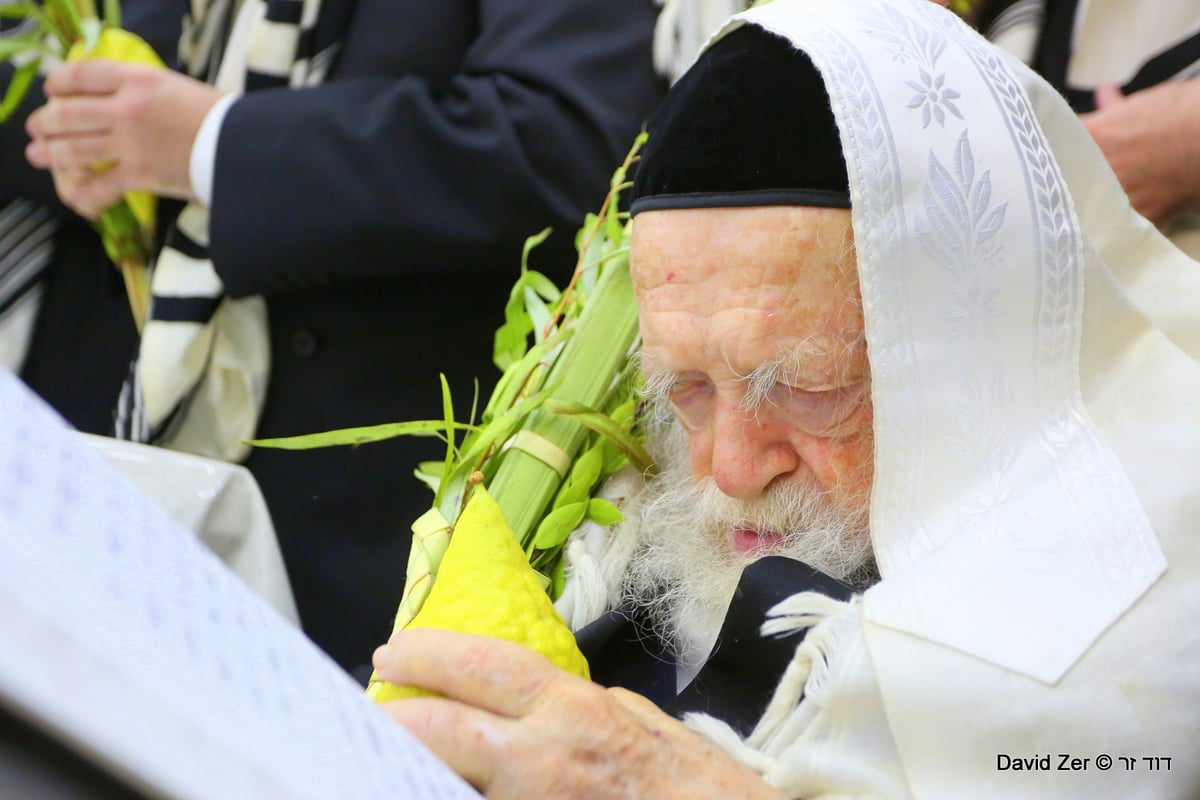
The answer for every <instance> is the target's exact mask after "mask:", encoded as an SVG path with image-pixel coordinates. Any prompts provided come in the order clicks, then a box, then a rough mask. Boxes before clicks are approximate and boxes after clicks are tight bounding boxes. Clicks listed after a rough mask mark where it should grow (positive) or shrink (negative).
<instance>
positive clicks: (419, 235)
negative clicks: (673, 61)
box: [0, 0, 665, 670]
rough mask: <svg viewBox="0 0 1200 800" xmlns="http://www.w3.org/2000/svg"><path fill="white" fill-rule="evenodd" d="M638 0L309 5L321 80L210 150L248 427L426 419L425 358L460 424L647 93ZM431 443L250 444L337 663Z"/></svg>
mask: <svg viewBox="0 0 1200 800" xmlns="http://www.w3.org/2000/svg"><path fill="white" fill-rule="evenodd" d="M125 6H126V19H127V21H129V27H131V28H133V29H135V30H142V31H157V30H160V29H167V30H171V29H172V25H174V28H173V29H174V30H175V31H176V33H177V30H178V18H179V17H178V9H179V8H180V7H181V5H180V4H179V3H177V2H174V0H173V2H172V3H164V2H162V0H126V3H125ZM145 9H149V12H147V15H146V16H145V17H141V16H139V14H138V12H139V11H141V10H145ZM654 16H655V6H654V4H653V2H652V0H556V2H552V3H546V2H542V0H439V1H438V2H428V0H357V2H355V1H354V0H325V2H324V3H323V4H322V10H321V18H320V22H319V30H318V42H319V43H320V45H319V46H321V47H327V46H331V45H333V46H336V47H337V50H336V51H335V52H336V55H335V57H334V60H333V66H332V69H331V71H330V73H329V76H328V78H327V80H326V82H325V83H324V84H322V85H321V86H318V87H315V88H311V89H303V90H265V91H262V92H258V93H251V94H249V95H247V96H246V97H244V98H242V99H241V100H240V101H238V102H237V103H236V104H235V105H234V106H233V107H232V108H231V110H230V112H229V114H228V116H227V117H226V119H225V123H224V126H223V127H222V129H221V133H220V137H219V141H218V147H217V156H216V158H217V161H216V174H215V182H214V197H213V206H212V226H211V227H212V229H211V236H212V243H211V252H212V256H213V262H214V265H215V266H216V269H217V272H218V273H219V274H220V275H221V278H222V279H223V280H224V282H225V284H226V287H227V288H228V291H229V293H230V294H231V295H233V296H244V295H249V294H263V295H264V296H265V297H266V301H267V306H268V315H269V319H270V335H271V351H272V358H273V364H272V368H271V376H270V383H269V387H268V394H267V401H266V408H265V410H264V413H263V417H262V420H261V424H260V426H259V435H260V436H263V437H267V436H283V435H291V434H301V433H312V432H316V431H323V430H328V429H333V428H341V427H347V426H355V425H370V424H374V423H383V422H393V421H399V420H405V419H418V418H429V417H440V416H441V391H440V388H439V383H438V373H439V372H444V373H446V374H447V376H448V378H449V379H450V382H451V386H452V388H453V390H454V392H455V398H456V405H457V407H458V409H459V414H460V415H462V416H463V417H464V418H465V417H466V416H467V414H468V413H469V410H470V406H471V400H472V396H473V393H474V391H475V388H474V381H475V380H476V379H478V380H479V389H478V391H479V393H480V397H481V402H482V400H483V399H486V397H487V394H488V392H490V389H491V385H492V383H493V382H494V380H495V378H496V377H497V376H498V372H497V371H496V369H495V367H494V366H492V364H491V350H492V333H493V332H494V330H495V329H496V328H497V327H498V326H499V325H500V324H501V322H502V321H503V307H504V303H505V300H506V298H507V296H508V291H509V289H510V288H511V286H512V284H513V282H514V281H515V279H516V278H517V276H518V273H519V264H520V254H521V246H522V244H523V242H524V239H525V237H527V236H529V235H531V234H534V233H537V232H538V231H539V230H541V229H542V228H544V227H546V226H553V227H554V228H555V233H554V234H553V235H552V236H551V239H550V241H549V242H547V244H546V245H544V246H543V248H539V249H540V250H542V252H541V253H539V254H538V256H537V258H535V262H536V263H535V266H540V267H541V268H543V269H545V270H546V271H548V272H550V273H551V274H552V276H553V277H554V278H556V279H557V280H558V281H559V282H562V281H564V280H565V279H566V277H567V276H568V275H569V273H570V270H571V268H572V267H573V263H574V253H573V248H572V240H573V237H574V233H575V231H576V229H577V228H578V227H579V226H580V224H581V223H582V220H583V216H584V214H585V213H586V212H587V211H589V210H594V209H596V208H598V207H599V205H600V203H601V201H602V200H603V197H604V194H605V192H606V191H607V186H608V178H609V176H610V174H611V173H612V170H613V169H614V168H615V167H616V166H617V165H618V164H619V162H620V160H621V158H622V157H623V156H624V154H625V152H626V151H627V149H628V147H629V145H630V144H631V143H632V140H633V138H634V136H635V135H636V133H637V131H638V129H639V128H640V127H641V124H642V121H643V120H644V118H645V117H646V116H647V115H648V113H649V112H650V110H651V108H652V106H653V105H654V104H655V103H656V102H657V101H658V99H659V98H660V97H661V95H662V94H663V93H664V92H665V85H664V84H663V83H662V81H661V80H660V79H659V78H658V77H657V76H656V75H655V74H654V72H653V69H652V65H651V35H652V29H653V24H654ZM164 20H168V21H167V22H164ZM169 20H174V23H171V22H170V21H169ZM135 22H136V25H135ZM12 150H13V148H11V147H0V157H2V158H6V159H10V162H9V163H11V159H12V155H13V154H12ZM6 166H7V164H6V165H5V166H0V169H4V168H6ZM26 172H28V170H27V168H26ZM0 175H7V173H5V172H0ZM35 178H36V179H40V180H41V181H42V182H43V183H42V188H43V189H45V183H44V182H45V176H35ZM443 452H444V449H443V446H442V445H441V444H440V443H437V442H436V441H434V440H416V439H410V440H397V441H393V442H388V443H382V444H375V445H367V446H363V447H360V448H357V449H348V448H341V449H334V450H320V451H306V452H285V451H270V450H256V451H255V452H254V453H252V455H251V456H250V459H249V461H248V462H247V466H248V467H249V468H250V470H251V471H252V472H253V473H254V475H255V477H256V478H257V479H258V481H259V484H260V486H261V487H262V489H263V493H264V495H265V497H266V499H267V503H268V505H269V506H270V508H271V513H272V516H273V518H274V521H275V526H276V529H277V531H278V534H279V538H280V543H281V545H282V549H283V554H284V558H285V560H286V562H287V565H288V570H289V574H290V577H291V580H292V585H293V589H294V591H295V593H296V599H297V602H298V605H299V608H300V614H301V618H302V620H303V624H304V627H305V630H306V631H307V632H308V633H309V635H310V636H312V638H313V639H314V640H315V641H316V642H317V643H318V644H320V645H321V646H322V647H323V648H325V649H326V651H328V652H329V653H330V654H332V655H333V656H334V657H335V659H337V660H338V661H339V663H341V664H342V665H343V666H344V667H345V668H347V669H351V670H354V669H355V668H359V667H365V665H367V664H368V662H369V659H370V655H371V652H372V650H373V649H374V646H375V645H377V644H379V643H382V642H383V641H384V640H386V638H387V636H388V634H389V632H390V630H391V620H392V617H393V614H394V612H395V608H396V605H397V603H398V601H399V598H400V595H401V591H402V588H403V582H404V570H405V564H406V562H407V557H408V548H409V541H410V538H411V534H410V531H409V525H410V523H411V522H412V521H413V520H414V519H415V518H416V517H417V516H418V515H419V514H420V513H422V512H423V511H424V510H425V509H426V508H428V506H429V503H430V501H431V499H432V495H431V494H430V493H429V491H428V490H427V489H426V488H425V487H424V486H423V485H421V484H419V483H418V482H417V481H416V479H415V478H413V477H412V470H413V468H414V467H415V466H416V464H417V462H419V461H420V460H424V459H430V458H440V457H441V455H442V453H443Z"/></svg>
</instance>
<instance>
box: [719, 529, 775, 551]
mask: <svg viewBox="0 0 1200 800" xmlns="http://www.w3.org/2000/svg"><path fill="white" fill-rule="evenodd" d="M782 539H783V537H782V536H781V535H780V534H778V533H773V532H771V531H765V532H761V533H760V532H759V531H753V530H750V529H748V528H734V529H733V532H732V533H731V534H730V547H731V548H732V549H733V552H734V555H736V556H738V557H739V558H757V557H758V556H765V555H770V554H771V553H773V552H775V550H777V549H778V547H779V542H780V541H781V540H782Z"/></svg>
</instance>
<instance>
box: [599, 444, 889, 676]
mask: <svg viewBox="0 0 1200 800" xmlns="http://www.w3.org/2000/svg"><path fill="white" fill-rule="evenodd" d="M647 438H648V444H650V445H651V447H652V449H653V450H655V451H656V452H654V456H655V461H656V463H657V464H658V465H659V468H660V472H659V475H658V476H657V477H656V478H655V479H654V480H653V481H651V482H650V484H649V485H648V486H647V487H646V489H645V490H644V491H642V492H640V493H639V494H638V495H637V496H636V497H634V498H632V502H631V503H630V504H629V505H628V506H627V507H626V509H624V510H625V515H626V520H627V521H626V523H625V525H624V526H623V527H626V530H632V531H636V537H637V547H636V550H635V551H634V552H633V554H632V557H631V559H630V561H629V565H628V568H627V569H626V571H625V577H624V580H623V586H622V593H623V595H624V599H625V600H626V601H627V602H631V603H633V604H635V605H639V606H642V607H643V608H645V609H646V610H647V611H648V612H649V618H650V621H651V623H652V624H653V626H654V629H655V632H656V634H657V635H658V636H659V637H661V639H662V640H663V641H664V642H665V643H667V645H668V647H669V648H670V649H671V651H672V652H673V654H674V655H675V657H676V658H677V659H678V661H679V664H680V666H681V667H682V668H683V669H685V670H688V669H694V668H696V667H698V666H699V664H701V663H702V662H703V661H704V660H705V659H707V657H708V654H709V652H710V651H711V650H712V646H713V644H714V643H715V641H716V638H717V635H718V633H720V629H721V624H722V622H723V621H724V618H725V614H726V611H727V609H728V607H729V602H730V600H731V599H732V598H733V592H734V590H735V589H736V588H737V583H738V580H739V579H740V578H741V574H742V570H743V569H744V568H745V566H746V564H748V563H750V562H751V561H754V560H756V558H746V557H739V556H737V555H736V554H735V553H734V552H733V551H732V550H731V549H730V543H729V536H730V532H731V531H732V530H733V529H734V528H735V527H736V528H745V529H749V530H757V531H775V532H778V533H780V534H782V537H783V538H782V540H781V541H780V542H779V544H778V546H777V547H774V548H772V549H771V551H770V552H769V553H764V554H762V555H781V556H787V557H789V558H793V559H796V560H798V561H803V562H804V563H805V564H808V565H809V566H811V567H813V568H815V569H817V570H820V571H821V572H823V573H825V574H827V575H829V576H831V577H834V578H837V579H839V580H844V581H847V582H849V583H853V584H862V583H869V582H870V581H871V580H873V578H874V575H875V564H874V556H873V553H872V549H871V539H870V536H869V534H868V533H867V498H862V499H861V500H860V501H859V502H858V503H857V504H856V505H857V507H856V508H854V509H851V510H846V509H844V508H836V507H832V506H831V504H830V502H829V501H828V499H827V498H826V497H824V496H823V495H821V494H820V493H819V492H818V491H815V490H813V489H811V488H810V487H808V486H802V485H799V484H796V483H789V484H784V485H779V486H773V487H772V488H771V489H770V490H769V491H768V493H767V494H766V495H764V496H763V497H762V498H760V499H759V500H757V501H754V502H743V501H740V500H735V499H733V498H730V497H728V496H727V495H724V494H722V493H721V491H720V490H719V489H718V488H717V486H716V484H715V483H714V481H713V480H712V479H711V478H708V479H704V480H702V481H699V482H695V481H693V479H692V476H691V471H690V469H689V467H688V443H687V436H686V434H685V433H684V432H683V429H682V428H681V426H680V425H679V424H678V423H676V422H673V421H671V422H662V423H652V424H651V427H650V430H649V431H648V436H647ZM758 557H762V556H761V555H760V556H758Z"/></svg>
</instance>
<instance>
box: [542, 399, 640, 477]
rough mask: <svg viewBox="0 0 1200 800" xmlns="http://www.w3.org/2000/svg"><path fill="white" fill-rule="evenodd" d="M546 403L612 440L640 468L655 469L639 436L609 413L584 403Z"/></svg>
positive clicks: (553, 410)
mask: <svg viewBox="0 0 1200 800" xmlns="http://www.w3.org/2000/svg"><path fill="white" fill-rule="evenodd" d="M545 405H546V410H547V411H552V412H554V413H555V414H562V415H563V416H568V417H571V418H572V419H575V420H578V421H579V423H580V424H582V425H584V426H585V427H587V428H589V429H590V430H593V431H595V432H596V433H598V434H600V435H601V436H603V437H605V438H606V439H608V440H609V441H611V442H612V443H613V444H615V445H616V446H617V447H618V448H620V450H621V452H622V453H624V454H625V455H626V456H628V458H629V460H630V462H632V463H633V465H634V466H635V467H637V468H638V469H639V470H641V471H646V470H653V469H654V460H653V459H652V458H650V454H649V453H647V452H646V448H645V447H644V446H643V445H642V443H641V442H640V441H638V439H637V437H636V436H633V435H632V434H631V433H629V431H626V430H622V429H621V427H620V426H619V425H617V424H616V423H614V422H613V421H612V418H611V417H609V416H608V415H607V414H605V413H603V412H601V411H597V410H596V409H594V408H589V407H587V406H585V405H584V404H582V403H570V402H565V401H562V400H547V401H546V404H545Z"/></svg>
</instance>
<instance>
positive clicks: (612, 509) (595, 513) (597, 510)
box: [587, 497, 625, 528]
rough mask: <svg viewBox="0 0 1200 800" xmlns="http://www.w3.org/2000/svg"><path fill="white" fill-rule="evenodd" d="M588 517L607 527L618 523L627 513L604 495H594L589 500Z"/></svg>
mask: <svg viewBox="0 0 1200 800" xmlns="http://www.w3.org/2000/svg"><path fill="white" fill-rule="evenodd" d="M587 518H588V519H590V520H591V521H592V522H594V523H596V524H597V525H599V526H600V527H602V528H607V527H608V526H609V525H616V524H617V523H618V522H620V521H621V520H623V519H625V515H624V514H622V513H621V511H620V509H618V508H617V507H616V506H614V505H613V504H612V503H610V502H608V501H607V500H605V499H604V498H603V497H593V498H592V499H591V500H588V504H587Z"/></svg>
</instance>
